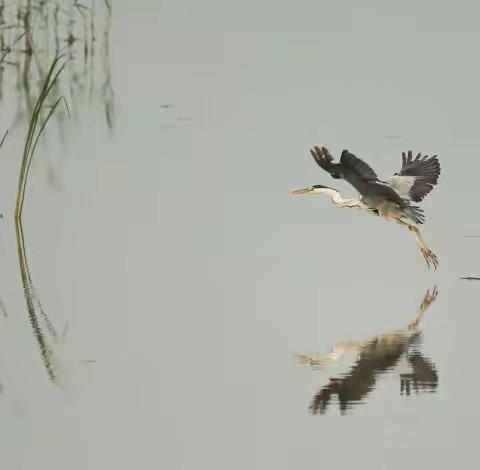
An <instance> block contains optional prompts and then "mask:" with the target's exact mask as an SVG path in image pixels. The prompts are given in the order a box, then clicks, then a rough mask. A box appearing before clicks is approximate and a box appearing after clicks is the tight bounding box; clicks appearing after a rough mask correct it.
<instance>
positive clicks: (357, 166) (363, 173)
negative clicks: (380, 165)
mask: <svg viewBox="0 0 480 470" xmlns="http://www.w3.org/2000/svg"><path fill="white" fill-rule="evenodd" d="M340 163H341V164H342V165H343V166H344V168H346V169H348V170H350V171H351V172H354V173H356V174H357V175H358V176H359V177H360V178H362V179H364V180H372V179H373V180H376V179H377V174H376V173H375V172H374V171H373V169H372V168H371V167H370V166H369V165H367V164H366V163H365V162H364V161H363V160H360V158H358V157H356V156H355V155H353V153H350V152H349V151H348V150H344V151H343V152H342V156H341V157H340Z"/></svg>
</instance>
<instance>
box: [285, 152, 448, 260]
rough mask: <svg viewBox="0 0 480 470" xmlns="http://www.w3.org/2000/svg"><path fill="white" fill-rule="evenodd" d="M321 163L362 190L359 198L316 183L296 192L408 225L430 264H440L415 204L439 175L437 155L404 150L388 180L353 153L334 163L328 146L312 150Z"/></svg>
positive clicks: (422, 218) (359, 190)
mask: <svg viewBox="0 0 480 470" xmlns="http://www.w3.org/2000/svg"><path fill="white" fill-rule="evenodd" d="M311 153H312V156H313V158H314V159H315V161H316V162H317V163H318V165H319V166H320V167H321V168H323V169H324V170H325V171H327V172H328V173H330V175H331V176H332V178H335V179H344V180H345V181H348V182H349V183H350V184H351V185H352V186H353V187H354V188H355V189H356V190H357V191H358V192H359V194H360V199H343V198H342V197H341V196H340V193H339V192H338V191H337V190H336V189H333V188H328V187H326V186H322V185H315V186H312V187H310V188H304V189H300V190H297V191H294V192H293V193H294V194H324V195H327V196H329V197H331V198H332V201H333V202H334V203H335V204H336V205H337V206H340V207H358V208H362V209H366V210H368V211H369V212H370V213H372V214H375V215H379V216H381V217H383V218H385V219H387V220H391V221H394V222H397V223H399V224H400V225H403V226H405V227H407V228H408V229H409V230H410V231H411V232H413V233H414V235H415V239H416V241H417V243H418V245H419V246H420V250H421V252H422V255H423V256H424V258H425V260H426V261H427V264H429V265H430V263H432V264H433V265H434V266H435V267H436V266H437V258H436V256H435V254H434V253H433V252H432V251H431V250H430V249H429V248H428V247H427V245H426V244H425V242H424V241H423V239H422V237H421V235H420V231H419V229H418V227H417V225H418V224H422V223H423V222H424V220H425V217H424V215H423V210H422V209H421V208H420V207H419V206H418V205H416V204H414V203H418V202H420V201H422V199H423V198H424V197H425V196H426V195H427V194H428V193H429V192H430V191H431V190H432V189H433V187H434V186H435V185H436V184H437V181H438V177H439V175H440V164H439V162H438V159H437V157H436V156H433V157H431V158H429V157H428V156H424V157H422V156H421V154H418V155H417V156H416V158H413V156H412V152H411V151H410V152H408V156H407V155H406V154H405V153H403V154H402V168H401V170H400V172H399V173H395V175H393V176H392V177H391V178H390V180H389V181H388V182H385V181H382V180H380V179H379V178H378V176H377V174H376V173H375V171H373V169H372V168H371V167H370V166H369V165H367V164H366V163H365V162H364V161H362V160H360V159H359V158H357V157H356V156H355V155H353V154H351V153H350V152H349V151H348V150H344V151H343V152H342V156H341V157H340V162H339V163H333V157H332V155H331V154H330V152H329V151H328V149H327V148H325V147H322V148H320V147H315V148H314V149H313V150H311Z"/></svg>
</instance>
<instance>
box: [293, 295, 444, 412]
mask: <svg viewBox="0 0 480 470" xmlns="http://www.w3.org/2000/svg"><path fill="white" fill-rule="evenodd" d="M437 295H438V290H437V288H436V287H435V288H434V289H433V290H432V291H431V292H430V290H428V291H427V293H426V294H425V297H424V298H423V300H422V303H421V305H420V308H419V310H418V312H417V315H416V316H415V318H414V320H412V321H411V322H410V323H409V324H408V325H407V326H406V327H405V328H403V329H400V330H396V331H392V332H388V333H385V334H381V335H378V336H375V337H373V338H370V339H367V340H366V341H358V342H357V341H355V342H350V343H343V344H342V343H340V344H336V345H335V346H333V348H332V351H331V352H330V353H329V354H326V355H323V356H315V355H308V354H299V355H298V356H297V357H298V360H299V361H300V362H302V363H304V364H308V365H310V366H312V367H314V368H321V367H324V366H326V365H327V364H330V363H332V362H335V361H338V360H339V359H340V358H341V357H342V356H343V355H344V354H345V353H347V352H353V353H354V354H356V362H355V364H354V366H353V367H352V368H351V369H350V371H349V372H347V373H346V374H344V375H341V376H339V377H332V378H330V380H329V383H328V384H327V385H325V386H324V387H322V388H321V389H320V390H319V391H318V393H317V394H315V396H314V397H313V400H312V402H311V404H310V411H311V412H312V413H314V414H317V413H321V414H323V413H325V412H326V410H327V408H328V405H329V403H330V402H331V400H332V397H334V396H336V397H337V399H338V403H339V407H340V412H341V413H342V414H345V413H346V412H347V411H348V410H350V409H352V408H353V407H354V406H355V405H358V404H360V403H365V401H366V398H367V396H368V394H369V393H370V392H371V391H372V390H373V389H374V388H375V385H376V381H377V379H378V378H379V377H380V376H381V375H384V374H398V376H399V377H400V394H401V395H405V396H408V395H410V394H411V393H412V391H414V392H416V393H419V392H422V391H426V392H434V391H435V390H436V388H437V386H438V374H437V371H436V367H435V364H434V363H433V362H432V361H431V360H430V359H428V358H426V357H424V356H423V355H422V353H421V352H420V350H421V346H422V338H421V321H422V319H423V317H424V315H425V313H426V312H427V310H428V308H429V307H430V306H431V305H432V303H433V302H435V300H436V298H437Z"/></svg>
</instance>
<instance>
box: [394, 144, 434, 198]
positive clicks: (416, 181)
mask: <svg viewBox="0 0 480 470" xmlns="http://www.w3.org/2000/svg"><path fill="white" fill-rule="evenodd" d="M439 176H440V163H439V161H438V158H437V156H436V155H434V156H433V157H428V155H424V156H423V157H422V155H421V154H420V153H419V154H417V156H416V157H415V158H413V155H412V151H411V150H410V151H409V152H408V154H405V152H402V169H401V170H400V172H399V173H398V174H396V175H395V176H394V177H393V178H392V180H394V184H393V187H394V188H395V189H397V190H400V192H401V193H405V192H407V193H408V197H409V199H410V200H412V201H415V202H420V201H421V200H422V199H423V198H424V197H425V196H426V195H427V194H428V193H429V192H430V191H431V190H432V189H433V187H434V186H435V185H436V184H437V183H438V177H439ZM395 186H396V187H395ZM403 195H404V196H406V194H403Z"/></svg>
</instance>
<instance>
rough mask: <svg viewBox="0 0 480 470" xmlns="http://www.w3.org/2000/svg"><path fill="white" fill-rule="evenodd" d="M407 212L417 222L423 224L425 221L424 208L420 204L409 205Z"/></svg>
mask: <svg viewBox="0 0 480 470" xmlns="http://www.w3.org/2000/svg"><path fill="white" fill-rule="evenodd" d="M405 213H406V214H407V215H408V217H410V218H411V219H412V220H414V221H415V223H416V224H423V222H425V216H424V215H423V209H422V208H421V207H419V206H408V207H406V208H405Z"/></svg>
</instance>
